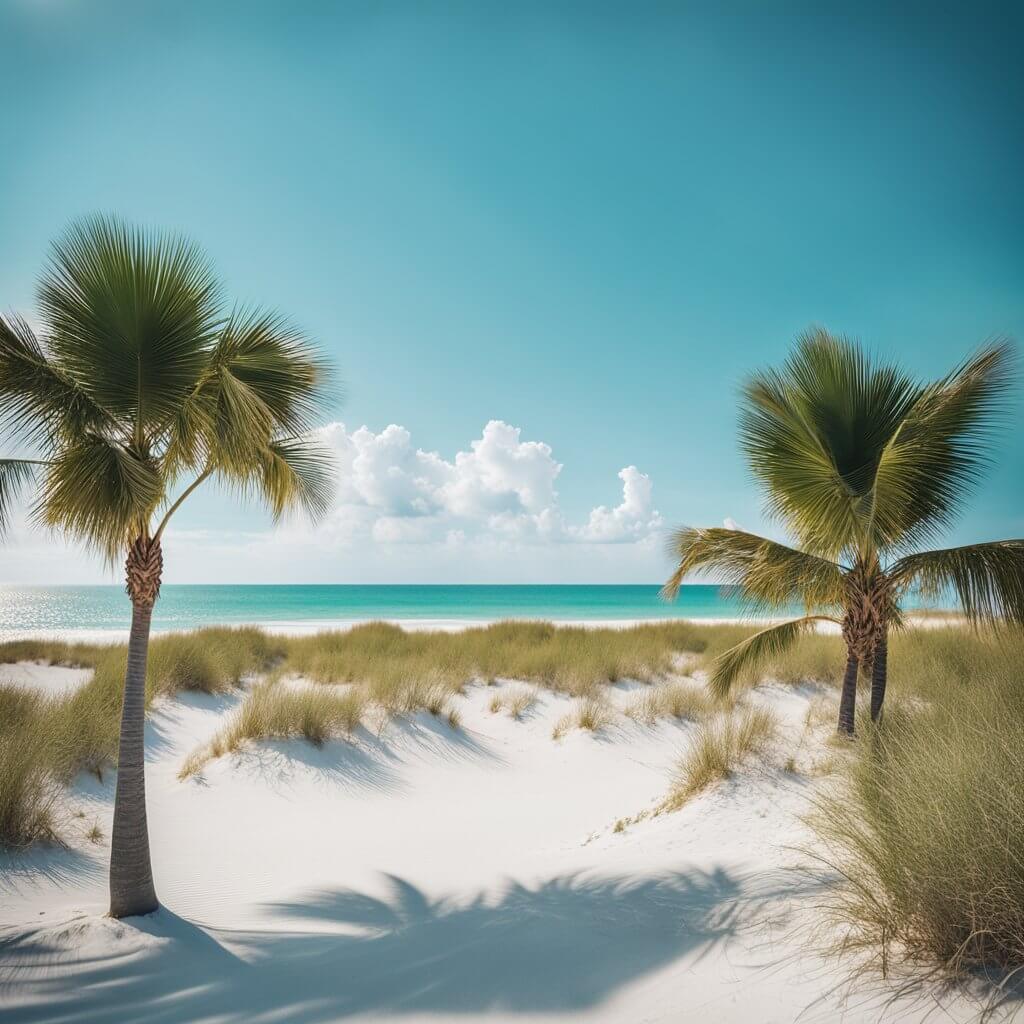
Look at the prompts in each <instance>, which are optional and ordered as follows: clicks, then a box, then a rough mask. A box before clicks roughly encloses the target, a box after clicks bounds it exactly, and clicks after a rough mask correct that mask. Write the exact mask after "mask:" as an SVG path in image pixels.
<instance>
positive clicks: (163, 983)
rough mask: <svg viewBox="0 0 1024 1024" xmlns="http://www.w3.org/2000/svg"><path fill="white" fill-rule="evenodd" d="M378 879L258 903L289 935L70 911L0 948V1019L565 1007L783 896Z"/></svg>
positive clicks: (312, 1018)
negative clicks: (438, 892) (438, 887)
mask: <svg viewBox="0 0 1024 1024" xmlns="http://www.w3.org/2000/svg"><path fill="white" fill-rule="evenodd" d="M385 885H386V894H385V895H384V896H376V895H371V894H368V893H361V892H356V891H353V890H332V891H323V892H314V893H311V894H309V895H308V896H306V897H305V898H303V899H300V900H297V901H295V902H291V903H279V904H272V905H269V906H268V907H266V908H265V909H266V911H267V913H268V914H269V915H270V916H271V917H273V918H277V919H278V923H279V924H280V927H281V928H282V929H288V930H266V931H259V932H229V931H221V932H206V931H204V930H202V929H201V928H198V927H196V926H195V925H191V924H189V923H188V922H185V921H182V920H181V919H180V918H178V917H176V916H175V915H173V914H171V913H170V912H169V911H167V910H161V911H160V912H159V913H158V914H156V915H154V916H152V917H150V918H145V919H135V920H132V921H126V922H113V921H104V920H103V919H96V918H80V919H78V920H79V922H82V923H81V925H80V928H81V929H82V930H83V933H82V935H76V934H72V933H69V932H68V929H73V928H74V927H75V922H71V923H70V924H69V925H67V926H65V927H64V930H63V931H61V932H59V933H57V934H55V932H54V930H53V929H49V930H44V929H38V930H35V931H24V932H22V933H21V934H19V935H15V936H11V937H9V938H8V939H6V941H4V943H3V944H2V945H0V980H2V985H3V989H2V991H0V995H2V996H3V997H4V999H5V1001H6V1000H11V1002H9V1003H8V1010H7V1012H6V1014H5V1015H4V1019H5V1020H9V1021H51V1022H56V1021H64V1022H70V1021H78V1022H83V1021H90V1022H94V1021H95V1022H98V1021H129V1020H146V1021H149V1022H155V1024H167V1022H172V1021H173V1022H180V1021H200V1020H205V1019H208V1018H214V1017H215V1018H217V1019H218V1020H236V1021H255V1020H270V1019H273V1020H288V1021H302V1022H323V1021H331V1020H338V1019H340V1018H346V1017H349V1016H352V1015H357V1014H370V1015H373V1014H381V1015H384V1014H391V1015H398V1016H401V1015H405V1014H415V1013H427V1014H438V1015H442V1017H448V1016H452V1017H455V1016H459V1017H465V1018H467V1019H472V1018H474V1017H476V1016H479V1015H482V1014H484V1013H486V1012H488V1011H495V1010H501V1011H504V1012H506V1013H517V1014H531V1013H543V1012H547V1013H571V1012H574V1011H580V1010H584V1009H586V1008H588V1007H591V1006H594V1005H596V1004H598V1003H600V1002H602V1001H603V1000H605V999H607V998H608V997H609V996H611V995H612V994H613V993H615V991H616V990H617V989H619V988H620V987H622V986H624V985H626V984H628V983H630V982H633V981H635V980H637V979H639V978H641V977H642V976H644V975H645V974H648V973H649V972H651V971H654V970H656V969H658V968H661V967H664V966H665V965H667V964H669V963H670V962H672V961H674V960H676V959H678V958H680V957H682V956H686V955H689V956H691V957H692V956H694V955H697V956H702V955H705V954H706V953H707V951H708V950H710V949H712V948H713V947H715V946H716V945H717V944H719V943H722V942H724V941H726V940H727V939H728V938H729V937H730V936H732V935H733V934H735V933H736V931H737V930H738V929H740V928H741V927H743V925H744V924H745V923H746V922H748V921H749V920H750V919H751V918H752V917H756V916H757V914H758V912H759V911H761V910H763V908H764V905H765V904H766V903H769V902H771V901H772V900H774V899H775V898H776V897H777V896H778V895H781V894H780V893H766V892H760V893H750V892H747V891H746V890H745V888H744V886H743V885H742V884H741V883H740V882H739V881H737V880H736V879H734V878H733V877H732V876H730V875H729V874H728V873H727V872H725V871H722V870H718V871H714V872H711V873H707V874H705V873H702V872H689V873H686V874H672V875H668V876H662V877H655V878H648V879H643V880H631V879H626V878H600V877H599V878H591V877H589V876H588V877H581V876H577V875H568V876H562V877H555V878H552V879H550V880H548V881H546V882H543V883H540V884H537V885H535V886H526V885H522V884H519V883H510V884H509V885H508V886H507V887H506V888H505V889H504V891H502V892H499V893H496V894H490V895H488V894H477V895H474V896H471V897H468V898H461V899H460V898H454V897H451V898H447V897H446V898H441V899H431V898H430V897H428V896H427V895H426V894H425V893H423V892H422V891H420V890H419V889H418V888H417V887H416V886H414V885H413V884H412V883H410V882H409V881H407V880H405V879H402V878H397V877H394V876H387V877H386V879H385ZM789 895H792V890H790V891H789ZM89 928H92V929H93V932H92V933H91V935H85V930H86V929H89ZM96 932H99V933H100V934H99V936H98V938H95V933H96ZM58 963H60V964H61V965H62V966H61V967H60V969H59V970H55V969H54V968H55V966H56V965H57V964H58ZM27 1000H31V1005H29V1004H28V1003H27Z"/></svg>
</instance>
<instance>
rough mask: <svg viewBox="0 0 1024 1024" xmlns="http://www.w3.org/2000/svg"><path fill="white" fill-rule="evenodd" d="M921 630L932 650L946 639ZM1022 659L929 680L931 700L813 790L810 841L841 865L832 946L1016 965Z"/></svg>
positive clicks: (1022, 953)
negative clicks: (814, 835) (966, 681)
mask: <svg viewBox="0 0 1024 1024" xmlns="http://www.w3.org/2000/svg"><path fill="white" fill-rule="evenodd" d="M929 639H936V640H938V644H939V647H938V649H937V650H936V651H935V652H934V655H935V657H936V658H937V659H938V658H941V657H942V655H943V654H944V653H949V652H950V649H951V648H952V646H953V645H952V644H944V643H943V638H929ZM945 639H947V640H948V638H945ZM943 648H944V649H945V650H943ZM1020 664H1021V662H1020V661H1019V660H1018V661H1011V660H1009V659H1000V660H997V661H995V662H987V663H986V664H984V665H983V666H975V667H974V668H973V669H972V671H971V672H970V674H971V675H976V674H978V672H979V671H984V672H985V673H986V676H987V678H986V679H985V684H984V685H980V686H978V685H972V686H962V687H956V686H952V687H950V686H946V685H941V683H939V682H937V683H936V685H933V686H931V687H929V693H930V697H931V700H930V702H929V703H926V704H919V705H918V706H916V707H914V708H912V709H910V708H908V709H902V708H901V709H900V713H898V714H889V715H887V716H886V717H885V719H884V720H883V721H881V722H880V723H878V724H877V725H876V726H875V727H874V728H872V729H871V730H870V733H869V736H868V738H867V741H866V742H864V743H862V744H861V745H860V747H859V749H858V750H857V751H856V753H855V756H854V757H853V759H852V760H851V761H849V763H848V766H847V769H846V772H845V773H844V774H843V776H842V779H841V782H840V784H839V785H837V786H836V787H835V788H834V789H832V790H829V791H827V792H826V795H825V796H824V797H822V799H821V800H820V801H819V805H818V808H817V811H816V813H815V814H814V816H813V818H812V824H813V825H814V827H815V828H816V830H817V832H818V835H819V836H820V838H821V840H822V844H821V845H819V846H817V847H815V850H814V851H813V852H814V853H815V855H816V856H818V857H820V858H821V859H822V860H823V861H824V862H825V863H826V864H827V865H828V866H829V867H831V868H833V869H835V870H836V871H837V873H838V874H839V878H840V881H839V883H838V886H837V888H836V889H835V890H834V891H833V893H832V895H831V896H830V897H829V903H830V908H831V911H832V914H833V917H834V919H835V920H837V921H838V923H839V924H840V926H841V928H842V948H843V950H851V949H853V950H859V951H860V952H861V953H862V954H864V955H866V956H867V957H868V958H869V959H875V960H876V961H877V962H879V963H880V965H881V966H882V969H883V971H885V970H887V969H888V968H889V967H890V966H891V965H892V964H893V963H894V962H896V961H898V960H900V959H909V960H917V961H926V962H930V963H937V964H940V965H942V966H943V967H945V968H947V969H950V970H952V971H954V972H960V971H964V970H969V969H975V968H999V969H1005V970H1011V971H1012V970H1020V969H1021V968H1024V803H1022V801H1021V793H1022V792H1024V742H1022V739H1021V737H1022V736H1024V685H1022V678H1021V674H1020V667H1019V666H1020ZM961 667H962V662H961ZM942 678H943V677H941V676H940V677H939V680H942Z"/></svg>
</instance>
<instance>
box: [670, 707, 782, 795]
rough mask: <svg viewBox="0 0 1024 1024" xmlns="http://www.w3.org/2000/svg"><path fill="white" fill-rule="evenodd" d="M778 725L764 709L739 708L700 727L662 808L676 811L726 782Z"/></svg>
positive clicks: (766, 741) (679, 766)
mask: <svg viewBox="0 0 1024 1024" xmlns="http://www.w3.org/2000/svg"><path fill="white" fill-rule="evenodd" d="M777 727H778V722H777V720H776V718H775V716H774V715H773V714H772V713H771V712H770V711H769V710H768V709H767V708H749V707H744V708H738V709H737V710H736V711H735V712H734V713H733V714H731V715H728V716H725V715H722V716H719V717H718V718H716V719H714V720H713V721H710V722H706V723H705V724H703V725H701V727H700V729H699V731H698V732H697V735H696V736H695V737H694V741H693V744H692V745H691V746H690V748H689V750H687V752H686V753H685V754H684V755H683V758H682V759H681V761H680V762H679V765H678V768H677V770H676V777H675V779H674V780H673V783H672V788H671V789H670V790H669V794H668V796H667V797H666V799H665V803H664V809H665V810H669V811H674V810H678V809H679V808H680V807H682V806H683V805H684V804H685V803H687V801H689V800H691V799H692V798H693V797H695V796H696V795H697V794H698V793H701V792H703V791H704V790H706V789H708V788H709V787H710V786H712V785H714V784H715V783H716V782H720V781H721V780H722V779H727V778H728V777H729V776H730V775H732V774H733V772H735V771H736V769H737V768H738V767H739V766H740V765H741V764H742V763H743V761H744V760H745V759H746V758H748V757H749V756H750V755H751V754H753V753H756V752H757V751H759V750H762V749H763V748H764V747H765V746H766V745H767V743H768V742H769V740H771V738H772V736H773V735H774V734H775V732H776V729H777Z"/></svg>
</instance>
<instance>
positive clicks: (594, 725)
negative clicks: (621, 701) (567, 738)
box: [551, 697, 615, 740]
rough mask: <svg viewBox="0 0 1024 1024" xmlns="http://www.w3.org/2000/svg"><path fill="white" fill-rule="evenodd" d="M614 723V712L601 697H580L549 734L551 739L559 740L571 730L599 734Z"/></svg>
mask: <svg viewBox="0 0 1024 1024" xmlns="http://www.w3.org/2000/svg"><path fill="white" fill-rule="evenodd" d="M614 721H615V710H614V709H613V708H612V707H611V705H610V704H608V703H607V701H605V700H604V699H603V698H601V697H581V698H579V700H577V701H576V706H575V707H574V708H573V709H572V711H570V712H569V713H568V714H566V715H563V716H562V717H561V718H560V719H559V720H558V721H557V722H556V723H555V727H554V729H553V730H552V732H551V738H552V739H556V740H560V739H561V738H562V737H563V736H564V735H565V734H566V733H568V732H570V731H571V730H572V729H582V730H584V731H585V732H595V733H596V732H600V731H601V730H602V729H604V728H607V727H608V726H609V725H611V724H612V723H613V722H614Z"/></svg>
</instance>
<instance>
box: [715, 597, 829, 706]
mask: <svg viewBox="0 0 1024 1024" xmlns="http://www.w3.org/2000/svg"><path fill="white" fill-rule="evenodd" d="M835 621H836V620H835V619H832V618H831V617H830V616H826V615H807V616H804V617H803V618H800V619H792V620H791V621H789V622H782V623H780V624H779V625H777V626H769V627H768V628H767V629H762V630H761V631H760V632H759V633H755V634H754V635H753V636H751V637H747V639H746V640H743V641H741V642H740V643H738V644H736V646H735V647H730V648H729V650H727V651H726V652H725V653H724V654H721V655H719V656H718V657H717V658H716V659H715V661H714V663H713V665H712V667H711V672H710V674H709V676H708V687H709V688H710V689H711V692H712V693H714V694H715V696H717V697H725V696H727V695H728V693H729V691H730V690H731V689H732V686H733V684H734V683H735V682H736V680H737V679H738V678H739V677H740V676H741V675H742V674H743V673H744V672H747V671H752V670H753V669H755V668H757V667H758V666H759V665H763V664H765V663H766V662H770V661H771V660H772V658H777V657H778V656H779V655H780V654H783V653H785V652H786V651H787V650H789V648H790V647H792V646H793V644H795V643H796V642H797V640H799V639H800V637H802V636H803V635H804V634H806V633H808V632H810V631H811V630H812V629H813V628H814V626H815V624H816V623H818V622H835Z"/></svg>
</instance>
